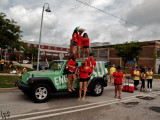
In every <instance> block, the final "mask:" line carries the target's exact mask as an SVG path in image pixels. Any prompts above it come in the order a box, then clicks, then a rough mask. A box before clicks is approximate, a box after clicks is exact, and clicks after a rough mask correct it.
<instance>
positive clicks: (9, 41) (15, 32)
mask: <svg viewBox="0 0 160 120" xmlns="http://www.w3.org/2000/svg"><path fill="white" fill-rule="evenodd" d="M21 32H22V31H21V30H20V26H19V25H17V23H16V22H15V21H14V20H13V19H12V20H10V19H7V18H6V15H5V14H4V13H0V41H1V42H0V47H1V48H2V49H8V48H10V50H14V48H16V49H17V48H18V47H20V46H19V44H21V43H20V41H19V40H20V39H21V37H22V35H21Z"/></svg>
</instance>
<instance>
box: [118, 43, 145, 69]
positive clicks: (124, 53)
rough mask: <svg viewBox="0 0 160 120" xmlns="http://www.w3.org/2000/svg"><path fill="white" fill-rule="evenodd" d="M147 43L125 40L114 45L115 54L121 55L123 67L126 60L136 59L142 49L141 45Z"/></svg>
mask: <svg viewBox="0 0 160 120" xmlns="http://www.w3.org/2000/svg"><path fill="white" fill-rule="evenodd" d="M144 45H147V44H146V43H144V42H138V41H136V42H135V41H131V42H130V43H128V42H125V43H124V44H117V45H115V49H116V55H117V56H118V57H121V58H122V60H123V62H124V67H125V64H126V63H127V61H131V60H134V58H136V61H138V55H139V54H140V51H141V49H142V46H144Z"/></svg>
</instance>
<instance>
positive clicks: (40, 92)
mask: <svg viewBox="0 0 160 120" xmlns="http://www.w3.org/2000/svg"><path fill="white" fill-rule="evenodd" d="M47 93H48V91H47V89H46V88H45V87H39V88H38V89H37V90H36V92H35V96H36V98H37V99H39V100H43V99H45V98H46V97H47Z"/></svg>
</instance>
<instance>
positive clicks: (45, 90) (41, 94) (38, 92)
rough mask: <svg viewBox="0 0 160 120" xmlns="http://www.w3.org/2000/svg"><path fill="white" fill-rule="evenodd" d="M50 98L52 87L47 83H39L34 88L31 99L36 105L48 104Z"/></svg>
mask: <svg viewBox="0 0 160 120" xmlns="http://www.w3.org/2000/svg"><path fill="white" fill-rule="evenodd" d="M49 97H50V87H49V86H48V85H47V84H45V83H38V84H36V85H34V86H33V89H32V91H31V98H32V99H33V101H34V102H36V103H43V102H46V101H47V99H48V98H49Z"/></svg>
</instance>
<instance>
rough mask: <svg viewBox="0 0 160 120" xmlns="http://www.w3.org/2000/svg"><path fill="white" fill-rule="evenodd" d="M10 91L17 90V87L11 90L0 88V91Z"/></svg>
mask: <svg viewBox="0 0 160 120" xmlns="http://www.w3.org/2000/svg"><path fill="white" fill-rule="evenodd" d="M12 90H18V88H17V87H12V88H0V91H12Z"/></svg>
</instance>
